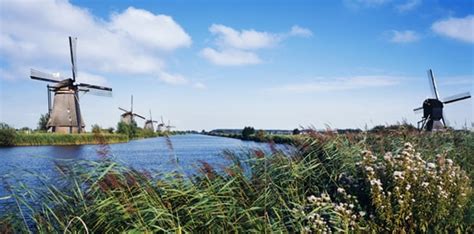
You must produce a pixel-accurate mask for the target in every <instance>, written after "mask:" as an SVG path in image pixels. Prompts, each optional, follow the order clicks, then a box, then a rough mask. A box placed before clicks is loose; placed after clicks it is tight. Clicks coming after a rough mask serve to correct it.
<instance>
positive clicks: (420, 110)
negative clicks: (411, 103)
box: [413, 107, 423, 114]
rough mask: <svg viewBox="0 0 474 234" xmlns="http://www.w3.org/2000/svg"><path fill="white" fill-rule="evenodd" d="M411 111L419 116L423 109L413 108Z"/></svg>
mask: <svg viewBox="0 0 474 234" xmlns="http://www.w3.org/2000/svg"><path fill="white" fill-rule="evenodd" d="M413 111H414V112H415V114H419V113H421V112H422V111H423V107H418V108H415V109H413Z"/></svg>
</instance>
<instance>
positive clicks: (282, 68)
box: [0, 0, 474, 131]
mask: <svg viewBox="0 0 474 234" xmlns="http://www.w3.org/2000/svg"><path fill="white" fill-rule="evenodd" d="M68 36H74V37H77V64H78V78H77V79H78V81H80V82H86V83H91V84H97V85H106V86H109V87H112V88H113V96H112V97H102V96H94V95H91V94H85V95H81V97H80V100H81V111H82V113H83V118H84V121H85V123H86V125H87V128H88V129H90V126H91V125H92V124H99V125H100V126H102V127H104V128H105V127H116V125H117V122H118V121H119V119H120V114H122V112H121V111H120V110H119V109H118V107H122V108H125V109H128V108H129V107H130V96H131V95H132V94H133V96H134V111H136V112H137V113H138V114H141V115H144V116H147V117H148V116H149V111H150V110H151V112H152V115H153V118H154V119H159V118H160V116H163V118H164V119H165V122H167V121H168V120H170V121H171V124H172V125H174V126H176V127H177V129H180V130H198V131H200V130H202V129H205V130H212V129H216V128H243V127H244V126H253V127H255V128H258V129H293V128H299V127H314V128H318V129H319V128H326V127H331V128H366V127H369V128H370V127H373V126H375V125H380V124H382V125H385V124H394V123H397V122H401V121H408V122H409V123H412V124H415V125H416V122H417V121H418V120H419V119H420V118H421V116H420V115H419V114H415V113H414V112H413V108H416V107H419V106H421V104H422V102H423V100H424V99H425V98H427V97H431V96H432V94H431V92H430V88H429V83H428V77H427V73H426V71H427V69H429V68H431V69H433V71H434V74H435V77H436V80H437V84H438V89H439V93H440V96H441V98H445V97H449V96H451V95H455V94H458V93H463V92H471V93H474V85H473V81H474V2H473V1H470V0H465V1H464V0H452V1H440V0H438V1H437V0H432V1H427V0H341V1H336V0H334V1H299V0H296V1H289V0H288V1H279V0H277V1H248V0H243V1H234V0H231V1H211V0H207V1H200V0H198V1H182V0H177V1H170V0H157V1H142V0H134V1H125V0H121V1H105V0H104V1H92V0H71V1H66V0H56V1H54V0H38V1H33V0H17V1H13V0H0V98H1V99H0V122H6V123H8V124H10V125H12V126H14V127H16V128H21V127H24V126H27V127H30V128H35V127H36V125H37V122H38V119H39V116H40V114H42V113H46V112H47V94H46V92H45V91H46V90H45V85H46V84H47V83H46V82H42V81H37V80H31V79H30V78H29V75H30V74H29V73H30V68H34V69H37V70H41V71H44V72H49V73H58V72H59V73H60V74H61V76H64V77H71V69H70V67H71V64H70V57H69V56H70V55H69V48H68ZM473 110H474V105H473V100H472V99H470V100H465V101H461V102H458V103H453V104H449V105H447V106H446V108H445V115H446V116H445V117H446V118H447V119H448V121H449V124H450V125H451V126H453V127H456V128H463V127H464V126H469V127H470V125H471V123H472V121H473ZM138 124H139V125H143V124H144V123H143V122H142V121H141V120H138Z"/></svg>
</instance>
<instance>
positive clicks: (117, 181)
mask: <svg viewBox="0 0 474 234" xmlns="http://www.w3.org/2000/svg"><path fill="white" fill-rule="evenodd" d="M293 144H294V146H295V147H296V149H297V150H296V151H294V152H292V153H288V152H286V151H285V152H282V151H278V150H276V149H275V147H271V148H273V150H272V152H271V153H265V152H263V151H260V150H249V151H245V152H234V153H232V152H227V153H225V155H224V156H225V157H226V158H228V159H230V160H231V162H232V163H231V165H230V166H228V167H226V168H223V170H222V168H219V170H216V169H214V168H213V166H212V165H210V164H208V163H206V162H203V163H202V167H201V172H200V173H198V174H196V175H194V176H191V177H188V176H184V175H182V174H180V173H179V171H180V168H179V167H178V166H176V171H177V172H176V173H172V174H168V175H162V174H159V175H158V174H157V175H154V174H151V173H149V172H140V171H137V170H134V169H132V168H127V167H124V166H121V165H119V164H117V163H115V162H113V161H110V160H109V159H107V157H105V158H104V159H103V160H101V161H95V162H91V161H88V162H82V163H75V164H74V165H71V166H64V165H58V168H57V169H58V170H59V171H60V172H61V173H59V174H60V175H62V176H61V177H59V178H55V181H57V183H55V184H54V185H53V184H51V183H50V182H49V181H50V180H48V179H47V178H46V177H43V176H35V177H34V178H37V179H38V180H41V181H43V183H41V184H44V187H42V188H40V189H34V190H33V189H29V188H26V187H25V186H24V184H23V183H20V182H18V181H17V182H16V183H11V184H7V187H6V188H7V190H8V191H10V194H11V195H10V196H8V197H5V198H2V199H3V200H4V201H9V202H10V203H11V204H19V205H13V206H10V207H9V210H7V211H6V212H4V213H3V215H2V217H1V218H0V220H1V221H0V232H28V231H31V232H39V233H50V232H81V233H84V232H86V231H88V232H94V233H107V232H109V233H110V232H137V233H138V232H140V233H141V232H147V233H154V232H178V233H182V232H191V233H193V232H211V233H213V232H243V233H248V232H258V233H261V232H276V233H281V232H285V233H286V232H290V233H311V232H314V233H324V232H325V233H329V232H345V233H348V232H363V233H366V232H370V233H388V232H392V233H407V232H410V233H438V232H441V233H456V232H457V233H472V231H474V230H473V223H474V219H473V218H474V217H473V214H474V213H473V212H474V206H473V201H474V196H473V191H472V185H473V184H472V183H473V182H472V181H473V176H474V175H473V172H474V167H473V164H474V157H473V155H474V134H473V133H470V132H462V131H459V132H454V131H446V132H437V133H432V134H425V133H418V132H416V131H408V130H406V131H379V132H373V133H368V132H362V133H347V134H335V133H332V132H328V133H316V132H314V133H311V132H310V133H308V134H307V136H306V137H304V138H300V139H299V140H298V141H294V143H293ZM170 148H172V147H170ZM173 160H176V159H173ZM176 165H178V164H176ZM217 171H219V172H217ZM17 176H18V174H17ZM25 177H26V176H25ZM18 179H20V178H18ZM5 181H13V180H5ZM20 210H21V211H22V212H20Z"/></svg>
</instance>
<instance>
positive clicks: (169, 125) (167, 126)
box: [166, 120, 176, 132]
mask: <svg viewBox="0 0 474 234" xmlns="http://www.w3.org/2000/svg"><path fill="white" fill-rule="evenodd" d="M172 128H176V127H175V126H171V121H170V120H168V125H166V131H168V132H169V131H171V129H172Z"/></svg>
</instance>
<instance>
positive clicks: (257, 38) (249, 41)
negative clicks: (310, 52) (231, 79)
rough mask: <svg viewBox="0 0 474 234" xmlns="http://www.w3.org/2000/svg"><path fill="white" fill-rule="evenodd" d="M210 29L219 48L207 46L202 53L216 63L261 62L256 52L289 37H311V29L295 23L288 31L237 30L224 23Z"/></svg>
mask: <svg viewBox="0 0 474 234" xmlns="http://www.w3.org/2000/svg"><path fill="white" fill-rule="evenodd" d="M209 31H210V32H211V34H212V35H214V36H215V39H214V44H215V45H216V46H217V49H214V48H210V47H206V48H204V49H202V50H201V51H200V55H201V56H202V57H203V58H205V59H207V60H208V61H209V62H211V63H213V64H215V65H221V66H241V65H250V64H258V63H261V62H262V60H261V59H260V57H259V56H258V54H257V53H256V52H255V51H256V50H259V49H265V48H271V47H274V46H276V45H278V43H280V42H281V41H283V40H285V39H287V38H288V37H296V36H298V37H310V36H311V35H312V32H311V30H309V29H307V28H303V27H300V26H298V25H294V26H293V27H292V28H291V30H290V31H289V32H287V33H270V32H264V31H256V30H254V29H248V30H247V29H244V30H236V29H233V28H231V27H228V26H225V25H222V24H212V25H211V27H209Z"/></svg>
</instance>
